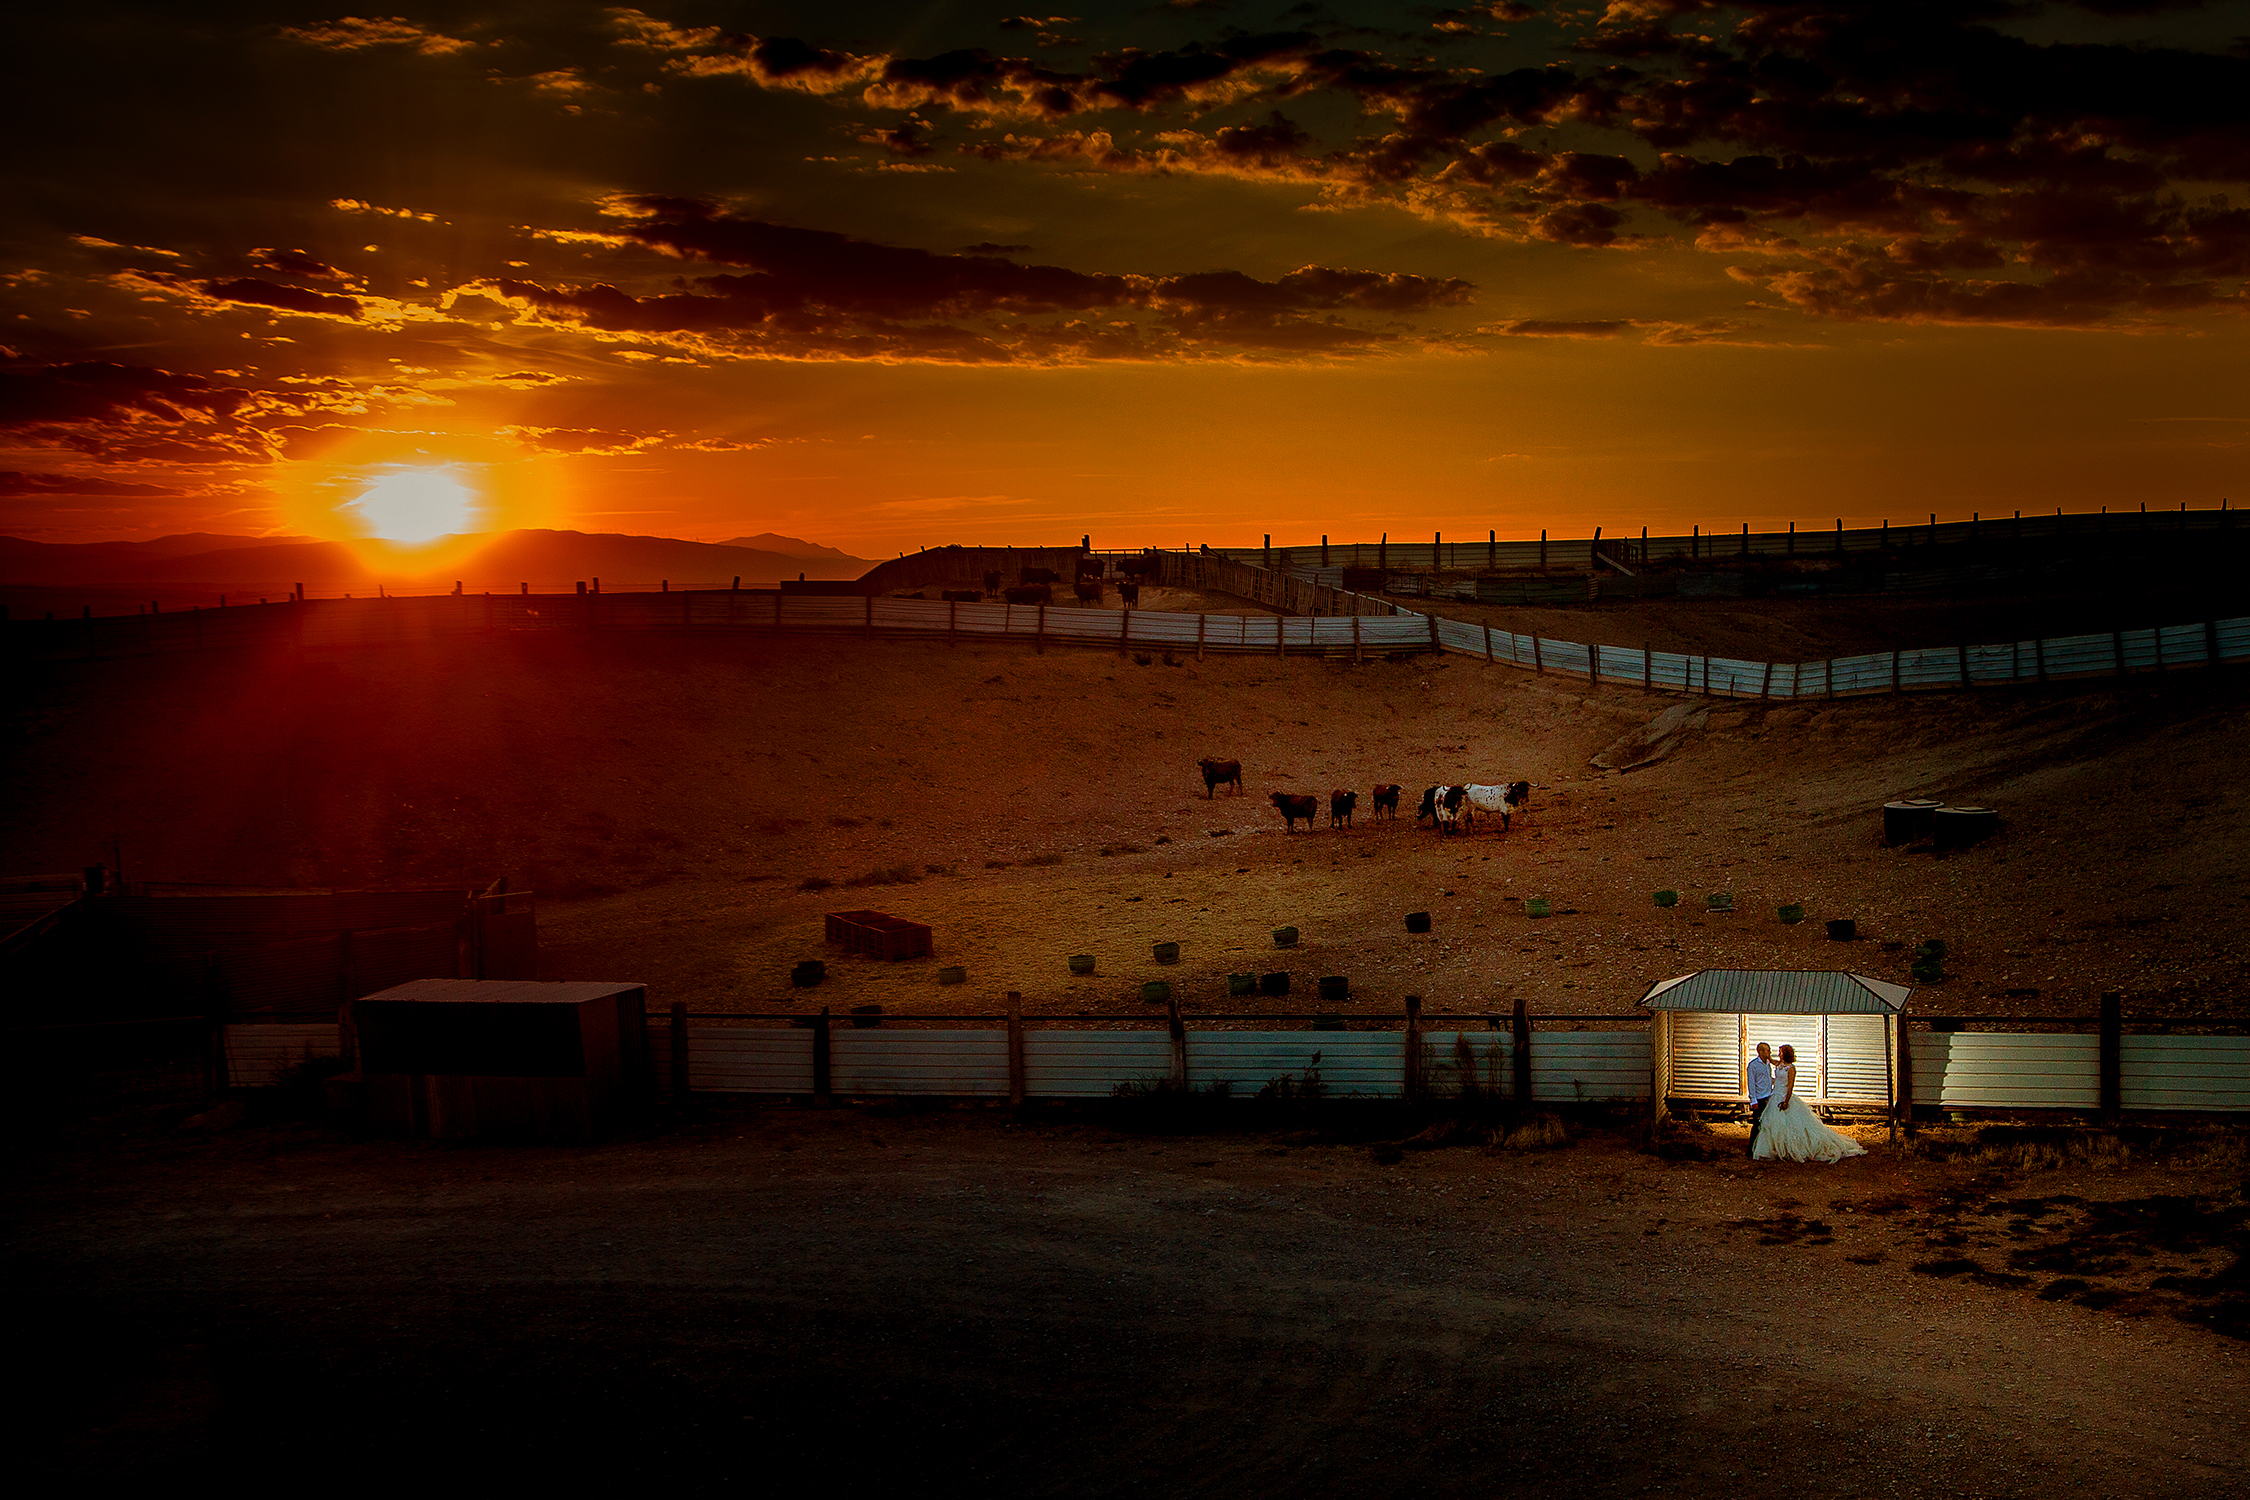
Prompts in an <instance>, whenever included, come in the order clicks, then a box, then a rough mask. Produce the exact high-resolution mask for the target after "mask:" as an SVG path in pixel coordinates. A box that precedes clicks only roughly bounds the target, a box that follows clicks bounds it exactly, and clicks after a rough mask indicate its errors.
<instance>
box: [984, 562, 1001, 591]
mask: <svg viewBox="0 0 2250 1500" xmlns="http://www.w3.org/2000/svg"><path fill="white" fill-rule="evenodd" d="M984 591H985V592H986V593H988V594H997V593H999V592H1000V570H999V569H998V568H987V569H985V570H984Z"/></svg>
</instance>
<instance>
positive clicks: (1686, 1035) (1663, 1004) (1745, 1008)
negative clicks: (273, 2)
mask: <svg viewBox="0 0 2250 1500" xmlns="http://www.w3.org/2000/svg"><path fill="white" fill-rule="evenodd" d="M1911 994H1913V991H1912V990H1910V989H1908V988H1907V987H1906V986H1905V985H1902V984H1891V983H1889V982H1888V981H1886V980H1881V979H1870V978H1868V977H1867V976H1866V975H1864V974H1848V973H1845V972H1843V971H1842V970H1834V969H1704V970H1701V971H1700V972H1698V973H1694V974H1682V975H1680V976H1679V977H1678V978H1676V979H1664V980H1659V981H1657V982H1656V983H1655V984H1652V985H1650V986H1649V988H1648V993H1647V994H1645V995H1643V996H1641V1002H1640V1003H1641V1004H1642V1005H1643V1006H1645V1007H1646V1008H1647V1009H1648V1010H1649V1012H1650V1020H1651V1027H1650V1038H1649V1040H1650V1044H1651V1045H1650V1049H1649V1050H1650V1057H1651V1061H1652V1063H1653V1065H1654V1067H1655V1071H1656V1082H1657V1093H1658V1097H1660V1098H1664V1099H1681V1100H1687V1101H1692V1102H1698V1103H1705V1102H1708V1103H1725V1102H1732V1103H1748V1102H1749V1098H1750V1083H1749V1072H1748V1069H1749V1066H1750V1058H1751V1056H1752V1054H1753V1053H1754V1052H1755V1051H1756V1050H1757V1046H1758V1043H1760V1042H1770V1043H1772V1044H1773V1049H1774V1053H1775V1055H1776V1056H1777V1057H1778V1056H1779V1054H1780V1051H1781V1047H1782V1045H1783V1044H1784V1043H1787V1044H1788V1045H1790V1046H1792V1047H1795V1048H1796V1049H1797V1092H1798V1093H1800V1094H1802V1095H1804V1096H1805V1097H1806V1098H1808V1099H1810V1100H1811V1101H1812V1102H1813V1103H1814V1104H1815V1105H1824V1104H1840V1105H1852V1106H1860V1107H1881V1108H1887V1109H1890V1110H1892V1111H1894V1112H1895V1111H1896V1110H1897V1108H1898V1103H1899V1080H1900V1063H1901V1061H1902V1057H1903V1054H1902V1053H1901V1052H1900V1044H1901V1041H1902V1039H1903V1037H1902V1032H1901V1030H1900V1017H1902V1016H1903V1015H1904V1014H1905V1011H1906V1001H1907V997H1908V996H1910V995H1911Z"/></svg>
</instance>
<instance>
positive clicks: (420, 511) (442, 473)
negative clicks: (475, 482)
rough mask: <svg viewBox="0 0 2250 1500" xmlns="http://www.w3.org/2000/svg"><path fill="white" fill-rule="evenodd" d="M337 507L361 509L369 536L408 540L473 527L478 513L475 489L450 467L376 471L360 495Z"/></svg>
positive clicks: (417, 539)
mask: <svg viewBox="0 0 2250 1500" xmlns="http://www.w3.org/2000/svg"><path fill="white" fill-rule="evenodd" d="M338 508H339V509H341V510H356V511H358V512H359V517H360V521H361V523H362V524H363V525H365V526H366V528H367V532H368V535H370V536H374V537H379V538H381V539H382V540H384V541H386V542H404V543H408V544H412V543H418V542H429V541H435V540H436V539H437V538H439V537H441V536H449V535H453V534H456V533H459V532H464V531H469V530H472V529H474V526H475V523H476V520H477V514H478V505H477V495H476V491H474V490H472V489H471V488H469V486H468V485H467V484H465V483H463V482H462V480H461V476H460V474H459V472H458V471H456V470H454V469H451V468H440V469H397V470H393V471H392V472H390V473H387V474H381V475H378V476H377V477H376V478H375V479H374V480H372V481H371V482H370V483H369V484H368V486H367V488H366V489H364V490H362V491H361V492H360V495H359V498H358V499H356V500H350V501H346V502H345V503H344V504H343V505H342V506H340V507H338Z"/></svg>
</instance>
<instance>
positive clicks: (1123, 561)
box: [1117, 557, 1164, 578]
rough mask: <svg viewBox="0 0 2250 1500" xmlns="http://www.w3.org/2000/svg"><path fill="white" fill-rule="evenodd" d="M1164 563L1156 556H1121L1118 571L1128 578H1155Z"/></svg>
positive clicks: (1118, 561)
mask: <svg viewBox="0 0 2250 1500" xmlns="http://www.w3.org/2000/svg"><path fill="white" fill-rule="evenodd" d="M1163 566H1164V564H1163V563H1162V562H1161V561H1159V560H1158V559H1156V558H1154V557H1121V558H1119V559H1118V560H1117V571H1118V572H1120V573H1123V574H1124V575H1125V576H1126V577H1128V578H1153V577H1155V576H1156V573H1157V570H1158V569H1159V568H1161V567H1163Z"/></svg>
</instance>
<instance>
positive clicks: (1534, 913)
mask: <svg viewBox="0 0 2250 1500" xmlns="http://www.w3.org/2000/svg"><path fill="white" fill-rule="evenodd" d="M1523 914H1524V915H1525V916H1527V917H1551V916H1553V915H1554V914H1555V906H1554V903H1553V902H1551V901H1549V900H1548V899H1547V898H1546V897H1545V896H1533V897H1532V898H1531V899H1530V900H1528V901H1526V902H1524V904H1523Z"/></svg>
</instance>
